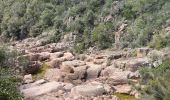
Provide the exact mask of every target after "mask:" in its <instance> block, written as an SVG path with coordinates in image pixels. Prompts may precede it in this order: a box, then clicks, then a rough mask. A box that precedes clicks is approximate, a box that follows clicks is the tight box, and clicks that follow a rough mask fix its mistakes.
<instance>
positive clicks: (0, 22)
mask: <svg viewBox="0 0 170 100" xmlns="http://www.w3.org/2000/svg"><path fill="white" fill-rule="evenodd" d="M169 5H170V1H169V0H0V34H1V36H3V37H7V39H9V38H12V39H23V38H26V37H29V36H33V37H35V36H37V35H39V34H41V33H42V32H44V31H49V30H54V31H55V32H56V34H55V35H54V36H55V37H53V39H54V41H53V42H57V41H58V40H59V39H60V37H62V36H63V35H64V34H68V33H69V32H73V33H74V34H75V35H76V39H75V40H74V41H75V48H76V49H77V51H81V50H82V49H86V48H88V47H90V46H97V47H98V48H101V49H104V48H108V47H110V46H112V45H113V44H114V33H115V32H116V31H118V28H119V27H120V26H121V24H123V23H127V24H128V26H127V27H126V29H125V32H124V33H123V34H122V36H121V44H122V47H139V46H146V45H150V46H151V47H155V48H161V47H166V46H169V45H170V44H169V42H167V41H170V40H169V36H170V35H169V33H167V32H165V31H164V28H165V27H167V26H168V25H170V6H169ZM167 36H168V37H167ZM150 42H151V43H150Z"/></svg>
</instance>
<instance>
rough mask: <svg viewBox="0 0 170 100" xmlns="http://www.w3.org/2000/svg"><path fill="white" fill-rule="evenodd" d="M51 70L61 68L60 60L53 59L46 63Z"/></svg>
mask: <svg viewBox="0 0 170 100" xmlns="http://www.w3.org/2000/svg"><path fill="white" fill-rule="evenodd" d="M46 64H47V65H48V66H49V67H51V68H60V65H61V61H60V60H59V59H53V60H51V61H50V62H47V63H46Z"/></svg>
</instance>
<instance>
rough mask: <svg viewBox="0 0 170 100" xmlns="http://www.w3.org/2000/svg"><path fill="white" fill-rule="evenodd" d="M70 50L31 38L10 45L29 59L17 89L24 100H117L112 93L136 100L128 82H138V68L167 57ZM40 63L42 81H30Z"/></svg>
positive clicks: (143, 50)
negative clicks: (82, 52) (83, 52)
mask: <svg viewBox="0 0 170 100" xmlns="http://www.w3.org/2000/svg"><path fill="white" fill-rule="evenodd" d="M69 47H70V45H69V43H64V44H62V43H51V44H44V42H43V41H42V40H39V41H36V39H34V38H30V39H25V40H23V41H20V42H19V41H18V42H15V43H13V44H12V45H11V46H10V48H11V49H16V50H18V51H19V52H21V53H22V54H23V57H26V58H27V59H28V60H29V63H28V66H27V68H25V76H24V78H23V84H22V85H21V86H20V90H21V92H22V93H23V95H24V98H25V100H119V98H118V97H116V96H115V95H113V94H114V93H120V94H121V93H122V94H128V95H133V96H134V97H136V98H139V97H140V94H139V93H138V92H136V90H133V89H132V86H131V85H129V84H128V82H129V81H133V82H135V83H136V84H137V83H138V80H139V79H140V74H139V72H138V70H139V68H141V67H153V66H154V64H155V63H156V64H159V63H161V61H159V62H158V61H157V62H156V61H154V62H153V60H152V58H151V56H152V54H153V53H156V54H157V55H159V56H161V57H162V58H164V57H167V54H169V53H167V52H166V50H165V51H155V50H152V49H150V48H137V49H126V50H119V51H115V50H104V51H95V53H94V52H93V53H92V52H90V53H85V54H73V53H71V52H69V51H68V48H69ZM148 55H149V56H148ZM43 64H45V65H47V66H48V68H47V69H46V70H45V72H44V74H43V76H42V77H41V79H34V78H32V77H33V76H32V75H33V74H34V73H35V72H36V71H38V70H40V69H41V68H42V65H43Z"/></svg>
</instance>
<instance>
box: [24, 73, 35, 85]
mask: <svg viewBox="0 0 170 100" xmlns="http://www.w3.org/2000/svg"><path fill="white" fill-rule="evenodd" d="M32 82H33V80H32V75H31V74H29V75H25V76H24V83H26V84H28V83H32Z"/></svg>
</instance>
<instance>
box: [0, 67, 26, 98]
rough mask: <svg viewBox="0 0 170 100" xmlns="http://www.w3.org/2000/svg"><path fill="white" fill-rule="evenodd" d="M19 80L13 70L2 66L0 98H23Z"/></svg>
mask: <svg viewBox="0 0 170 100" xmlns="http://www.w3.org/2000/svg"><path fill="white" fill-rule="evenodd" d="M19 82H20V80H19V79H18V78H17V76H14V71H13V70H11V69H7V68H2V67H0V100H23V98H22V95H21V94H20V92H19V90H18V87H17V86H18V83H19Z"/></svg>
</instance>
